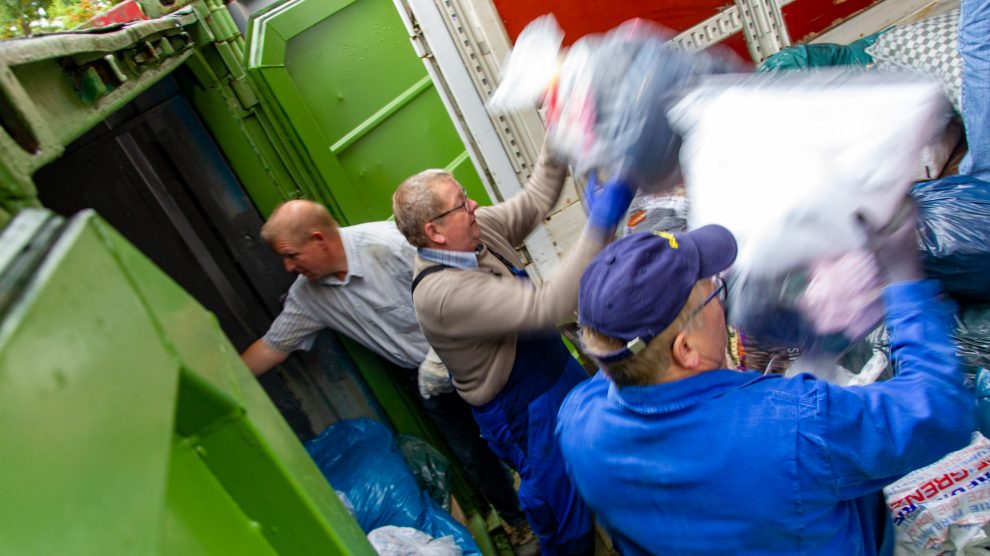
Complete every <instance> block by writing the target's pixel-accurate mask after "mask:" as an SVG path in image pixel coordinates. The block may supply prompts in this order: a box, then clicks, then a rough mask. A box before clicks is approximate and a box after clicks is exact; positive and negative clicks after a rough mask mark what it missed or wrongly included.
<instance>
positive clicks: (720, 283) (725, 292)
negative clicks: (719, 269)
mask: <svg viewBox="0 0 990 556" xmlns="http://www.w3.org/2000/svg"><path fill="white" fill-rule="evenodd" d="M712 283H713V284H715V291H713V292H712V293H711V294H709V296H708V297H706V298H705V300H704V301H702V302H701V305H698V308H697V309H695V310H694V311H691V314H690V315H688V318H687V319H686V320H685V321H684V322H688V321H690V320H691V319H693V318H694V317H696V316H698V313H700V312H701V311H702V310H703V309H704V308H705V306H706V305H708V304H709V303H711V302H712V300H713V299H715V298H718V303H719V305H722V306H724V305H725V300H726V299H728V297H729V288H727V287H726V285H725V279H724V278H722V277H721V276H712Z"/></svg>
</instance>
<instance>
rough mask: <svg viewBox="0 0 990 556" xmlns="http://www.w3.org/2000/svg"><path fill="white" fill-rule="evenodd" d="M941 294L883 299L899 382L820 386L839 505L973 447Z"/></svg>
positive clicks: (968, 396) (899, 291) (967, 398)
mask: <svg viewBox="0 0 990 556" xmlns="http://www.w3.org/2000/svg"><path fill="white" fill-rule="evenodd" d="M939 293H940V292H939V289H938V286H937V285H936V283H935V282H932V281H923V282H907V283H901V284H894V285H892V286H889V287H888V288H887V290H886V291H885V292H884V301H885V303H886V305H887V319H886V324H887V328H888V329H889V331H890V338H891V355H892V359H893V360H894V362H895V365H896V368H897V369H898V375H897V376H896V377H895V378H893V379H891V380H888V381H886V382H881V383H876V384H871V385H868V386H862V387H856V386H854V387H846V388H843V387H839V386H835V385H829V384H826V383H824V382H820V383H819V390H818V396H817V405H818V408H817V409H818V411H819V425H820V427H821V430H822V433H823V434H822V441H823V445H822V449H823V451H824V453H825V454H826V456H827V459H828V463H829V464H830V466H831V480H832V483H833V488H834V489H835V491H836V493H837V494H838V496H839V497H840V498H841V499H850V498H855V497H859V496H863V495H865V494H867V493H870V492H875V491H877V490H879V489H880V488H882V487H884V486H886V485H887V484H889V483H891V482H892V481H894V480H896V479H898V478H900V477H901V476H902V475H904V474H906V473H908V472H910V471H913V470H915V469H917V468H920V467H923V466H926V465H929V464H931V463H933V462H934V461H936V460H938V459H939V458H941V457H943V456H944V455H946V454H947V453H949V452H952V451H955V450H958V449H960V448H962V447H964V446H966V445H967V444H968V443H969V441H970V436H971V434H972V431H973V429H974V427H975V417H974V407H973V404H974V401H973V395H972V393H970V391H969V390H968V389H967V388H966V386H965V384H964V381H963V376H962V372H961V369H960V366H959V362H958V359H957V357H956V352H955V345H954V344H953V342H952V338H951V336H950V332H951V330H952V328H951V327H952V315H953V309H954V307H953V306H952V304H951V303H949V302H946V301H943V300H939V299H938V296H939Z"/></svg>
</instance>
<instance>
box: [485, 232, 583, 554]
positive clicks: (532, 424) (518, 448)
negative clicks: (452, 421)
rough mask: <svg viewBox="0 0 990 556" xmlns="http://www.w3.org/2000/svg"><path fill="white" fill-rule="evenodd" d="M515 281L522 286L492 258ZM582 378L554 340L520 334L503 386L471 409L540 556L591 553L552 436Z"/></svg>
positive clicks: (522, 275)
mask: <svg viewBox="0 0 990 556" xmlns="http://www.w3.org/2000/svg"><path fill="white" fill-rule="evenodd" d="M489 251H490V252H491V253H492V254H493V255H495V257H496V258H498V259H499V260H500V261H502V263H503V264H504V265H505V266H506V267H507V268H508V269H509V270H511V271H512V274H514V275H515V276H517V277H519V278H522V279H525V280H528V279H529V277H528V276H527V275H526V271H524V270H520V269H518V268H516V267H515V265H513V264H512V263H510V262H509V261H508V260H507V259H505V258H504V257H502V256H501V255H499V254H498V253H497V252H495V251H492V250H489ZM586 378H588V375H587V374H586V373H585V372H584V369H583V368H582V367H581V365H580V364H579V363H578V362H577V361H575V360H574V358H573V357H571V354H570V353H569V352H568V351H567V347H566V346H565V345H564V342H562V341H561V339H560V335H558V334H555V333H549V334H546V335H528V336H527V335H522V334H520V335H519V337H518V338H517V339H516V358H515V361H513V363H512V371H511V373H510V374H509V380H508V382H506V384H505V386H504V387H503V388H502V390H501V391H500V392H499V393H498V395H496V396H495V399H493V400H492V401H490V402H488V403H486V404H484V405H482V406H478V407H472V411H473V413H474V419H475V421H477V422H478V428H479V429H481V436H482V437H484V438H485V440H487V441H488V444H489V446H491V448H492V451H493V452H495V455H497V456H498V457H499V458H501V459H502V461H504V462H506V463H508V464H509V465H511V466H512V468H513V469H515V470H516V472H517V473H519V477H520V479H521V481H520V484H519V506H520V507H521V508H522V510H523V512H524V513H525V514H526V517H527V518H528V519H529V523H530V526H531V527H532V528H533V533H535V534H536V536H537V537H538V538H539V539H540V551H541V553H542V554H544V555H546V556H555V555H558V554H559V555H564V556H569V555H576V554H592V553H593V552H594V548H595V546H594V536H593V531H592V519H591V510H589V509H588V507H587V505H585V503H584V500H582V499H581V497H580V496H579V495H578V492H577V489H576V488H574V485H573V484H572V483H571V480H570V478H568V477H567V473H566V472H565V471H564V460H563V458H562V457H561V454H560V446H559V445H558V444H557V439H556V438H555V437H554V431H555V430H556V429H557V410H559V409H560V404H561V403H563V401H564V397H565V396H567V393H568V392H570V391H571V388H573V387H574V386H575V385H577V384H578V383H579V382H581V381H583V380H585V379H586Z"/></svg>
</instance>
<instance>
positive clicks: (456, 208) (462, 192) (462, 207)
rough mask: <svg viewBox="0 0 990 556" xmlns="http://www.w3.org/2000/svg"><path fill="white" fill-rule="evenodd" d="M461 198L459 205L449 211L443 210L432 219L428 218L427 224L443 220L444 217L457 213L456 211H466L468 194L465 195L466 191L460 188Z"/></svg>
mask: <svg viewBox="0 0 990 556" xmlns="http://www.w3.org/2000/svg"><path fill="white" fill-rule="evenodd" d="M461 198H463V199H464V200H463V201H461V204H459V205H457V206H456V207H454V208H452V209H450V210H445V211H443V212H441V213H440V214H438V215H436V216H434V217H433V218H430V219H429V220H428V221H427V222H433V221H434V220H438V219H440V218H443V217H444V216H447V215H448V214H451V213H454V212H457V211H459V210H461V209H464V210H465V212H466V211H467V202H468V194H467V189H464V188H463V187H462V188H461Z"/></svg>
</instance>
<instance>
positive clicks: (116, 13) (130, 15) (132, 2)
mask: <svg viewBox="0 0 990 556" xmlns="http://www.w3.org/2000/svg"><path fill="white" fill-rule="evenodd" d="M145 19H148V18H147V16H145V15H144V12H143V11H141V6H140V5H139V4H138V3H137V0H127V1H126V2H121V3H120V4H117V5H116V6H114V7H112V8H110V9H109V10H107V11H105V12H103V13H102V14H100V15H98V16H94V17H93V18H92V19H90V20H89V21H87V22H86V23H83V24H82V25H80V26H79V27H78V28H79V29H96V28H98V27H106V26H107V25H113V24H114V23H130V22H132V21H142V20H145Z"/></svg>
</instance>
